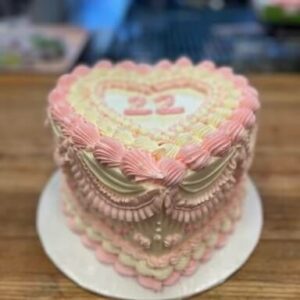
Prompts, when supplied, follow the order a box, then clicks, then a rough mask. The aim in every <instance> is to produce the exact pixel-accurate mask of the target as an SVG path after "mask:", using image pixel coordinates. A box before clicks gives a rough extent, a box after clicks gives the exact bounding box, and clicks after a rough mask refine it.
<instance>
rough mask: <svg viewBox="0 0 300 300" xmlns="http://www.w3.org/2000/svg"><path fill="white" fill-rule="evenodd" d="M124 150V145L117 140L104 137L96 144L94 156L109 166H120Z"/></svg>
mask: <svg viewBox="0 0 300 300" xmlns="http://www.w3.org/2000/svg"><path fill="white" fill-rule="evenodd" d="M124 151H125V149H124V147H123V146H122V144H121V143H119V142H117V140H115V139H113V138H110V137H102V138H101V139H100V141H99V142H98V143H97V144H96V145H95V149H94V157H95V158H96V159H97V160H98V161H99V162H101V163H102V164H104V165H107V166H108V167H118V166H120V164H121V161H122V157H123V155H124Z"/></svg>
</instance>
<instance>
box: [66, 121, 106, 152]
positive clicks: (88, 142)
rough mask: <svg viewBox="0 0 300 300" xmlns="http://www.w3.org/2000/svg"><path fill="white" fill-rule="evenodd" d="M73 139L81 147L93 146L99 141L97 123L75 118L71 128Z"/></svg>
mask: <svg viewBox="0 0 300 300" xmlns="http://www.w3.org/2000/svg"><path fill="white" fill-rule="evenodd" d="M70 132H71V134H72V137H73V141H74V143H75V145H76V146H78V147H79V148H92V147H94V146H95V145H96V143H97V142H98V141H99V138H100V134H99V131H98V129H97V128H96V126H95V125H93V124H91V123H88V122H86V121H84V120H83V119H81V118H76V119H75V120H74V125H73V127H72V128H71V130H70Z"/></svg>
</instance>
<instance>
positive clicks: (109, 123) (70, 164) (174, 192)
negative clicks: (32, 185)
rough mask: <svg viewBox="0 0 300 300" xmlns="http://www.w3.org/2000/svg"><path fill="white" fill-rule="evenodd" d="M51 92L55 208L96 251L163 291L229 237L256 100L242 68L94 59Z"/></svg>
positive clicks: (250, 142) (103, 259)
mask: <svg viewBox="0 0 300 300" xmlns="http://www.w3.org/2000/svg"><path fill="white" fill-rule="evenodd" d="M48 100H49V106H48V119H49V124H50V125H51V127H52V128H53V131H54V135H55V143H56V149H55V159H56V162H57V163H58V165H59V167H60V168H61V169H62V171H63V174H64V180H63V186H62V203H63V211H64V213H65V215H66V219H67V221H68V224H69V226H70V228H71V229H72V230H73V231H74V232H75V233H77V234H79V235H81V240H82V243H83V244H84V245H85V246H86V247H87V248H89V249H91V250H92V251H94V252H95V255H96V257H97V259H98V260H99V263H106V264H110V265H113V266H114V268H115V270H116V271H117V272H119V273H120V274H122V275H124V276H130V277H133V278H135V279H136V280H137V282H138V283H139V284H141V285H142V286H144V287H145V288H151V289H153V290H155V291H160V290H161V289H162V288H163V287H164V286H169V285H173V284H176V283H177V282H178V281H180V280H184V278H182V279H181V277H184V276H192V274H193V273H194V272H195V271H196V270H197V268H198V266H199V264H201V263H205V262H206V261H207V260H209V259H210V257H211V256H212V254H213V252H214V251H215V249H219V248H221V247H223V246H224V245H225V243H226V242H227V240H228V242H229V243H230V238H229V235H230V234H231V233H232V232H233V230H234V227H235V225H236V222H237V221H238V219H239V217H240V215H241V211H242V202H243V201H242V200H243V197H244V188H245V176H246V173H247V170H248V168H249V167H250V164H251V160H252V157H253V151H254V143H255V136H256V127H257V125H256V113H257V111H258V110H259V108H260V103H259V100H258V93H257V91H256V90H255V89H254V88H253V87H251V86H250V84H249V82H248V80H247V79H246V78H245V77H244V76H241V75H236V74H235V73H234V72H233V71H232V69H231V68H228V67H221V68H218V67H216V66H215V65H214V64H213V63H212V62H209V61H204V62H202V63H199V64H196V65H194V64H192V62H191V61H190V60H189V59H188V58H180V59H179V60H177V61H176V62H174V63H173V62H170V61H168V60H162V61H160V62H158V63H157V64H156V65H153V66H152V65H147V64H136V63H134V62H131V61H124V62H120V63H118V64H112V63H111V62H110V61H100V62H99V63H97V64H96V65H95V66H94V67H91V68H90V67H87V66H79V67H77V68H75V69H74V71H72V72H71V73H70V74H66V75H63V76H61V77H60V78H59V80H58V82H57V84H56V87H55V88H54V89H53V91H52V92H51V93H50V94H49V99H48ZM237 226H238V224H237ZM233 255H234V254H233ZM212 259H213V258H212Z"/></svg>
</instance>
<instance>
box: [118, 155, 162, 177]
mask: <svg viewBox="0 0 300 300" xmlns="http://www.w3.org/2000/svg"><path fill="white" fill-rule="evenodd" d="M121 168H122V171H123V173H124V174H125V175H126V176H129V177H134V178H135V180H136V181H144V180H146V179H162V178H164V174H163V173H162V171H161V170H160V169H159V168H158V165H157V163H156V161H155V159H154V157H153V156H152V155H151V154H150V153H148V152H146V151H143V150H128V151H127V152H126V153H125V155H124V156H123V159H122V162H121Z"/></svg>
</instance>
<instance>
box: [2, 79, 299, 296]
mask: <svg viewBox="0 0 300 300" xmlns="http://www.w3.org/2000/svg"><path fill="white" fill-rule="evenodd" d="M250 80H251V82H252V84H253V85H254V86H256V87H257V89H258V90H259V92H260V94H261V99H262V103H263V109H262V111H261V113H260V116H259V119H260V130H259V135H258V143H257V148H256V157H255V161H254V165H253V167H252V170H251V175H252V177H253V178H254V180H255V182H256V184H257V186H258V189H259V191H260V193H261V196H262V198H263V204H264V215H265V224H264V229H263V234H262V238H261V241H260V243H259V245H258V247H257V248H256V250H255V252H254V254H253V255H252V256H251V258H250V259H249V261H248V262H247V263H246V264H245V266H243V267H242V268H241V270H239V271H238V272H237V273H236V274H235V275H234V276H232V277H231V278H230V279H228V280H227V281H226V282H225V283H224V284H222V285H220V286H218V287H217V288H214V289H212V290H210V291H208V292H206V293H204V294H202V295H198V296H194V297H192V298H190V299H192V300H196V299H205V300H210V299H211V300H212V299H214V300H216V299H222V300H223V299H224V300H237V299H275V300H277V299H280V300H281V299H295V300H296V299H297V300H298V299H300V76H299V75H260V76H255V75H251V76H250ZM54 82H55V78H54V77H48V76H33V75H28V76H25V75H19V76H14V75H8V76H2V77H1V76H0V299H1V300H17V299H26V300H27V299H28V300H35V299H42V300H44V299H45V300H46V299H47V300H48V299H60V300H62V299H75V300H77V299H80V300H83V299H84V300H88V299H106V298H104V297H99V296H96V295H94V294H91V293H89V292H87V291H84V290H83V289H81V288H80V287H77V286H76V285H75V284H74V283H73V282H71V281H70V280H69V279H68V278H66V277H65V276H64V275H62V274H61V273H60V272H59V271H58V270H57V269H56V268H55V267H54V265H53V264H52V263H51V262H50V260H49V259H48V258H47V256H46V255H45V253H44V252H43V249H42V247H41V244H40V242H39V240H38V237H37V233H36V228H35V217H36V207H37V202H38V199H39V194H40V192H41V190H42V188H43V186H44V184H45V183H46V182H47V180H48V178H49V176H50V175H51V173H52V172H53V170H54V169H55V166H54V164H53V160H52V150H53V149H52V140H51V135H50V132H49V130H48V129H47V128H45V127H44V119H45V108H46V95H47V93H48V92H49V90H50V89H51V88H52V87H53V85H54ZM233 255H234V253H233Z"/></svg>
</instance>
